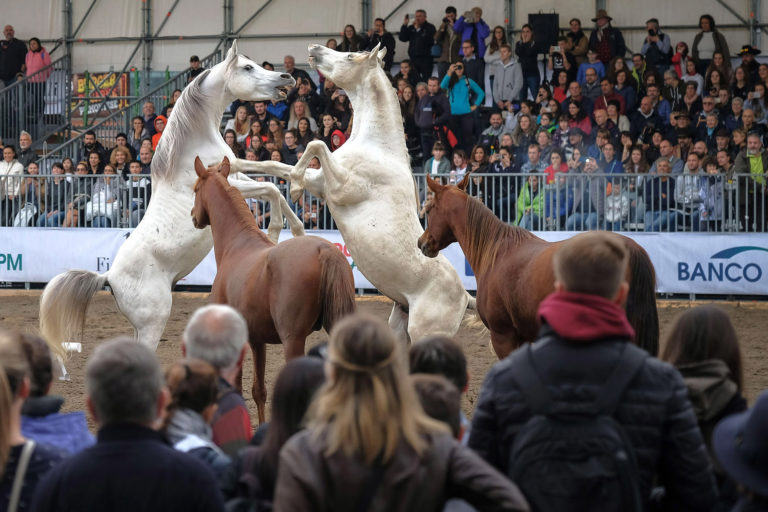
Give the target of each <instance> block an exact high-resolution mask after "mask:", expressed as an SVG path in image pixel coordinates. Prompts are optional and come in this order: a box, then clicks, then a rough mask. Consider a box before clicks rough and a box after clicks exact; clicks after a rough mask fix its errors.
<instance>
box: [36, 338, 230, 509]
mask: <svg viewBox="0 0 768 512" xmlns="http://www.w3.org/2000/svg"><path fill="white" fill-rule="evenodd" d="M86 388H87V392H88V402H87V403H88V408H89V410H90V412H91V414H93V416H94V418H95V419H96V422H97V423H98V425H99V434H98V442H97V443H96V446H93V447H91V448H88V449H86V450H84V451H83V452H80V453H79V454H77V455H74V456H72V457H70V458H69V459H67V460H65V461H64V462H62V463H61V464H59V465H58V466H56V467H55V468H54V469H53V470H52V471H51V472H50V473H48V475H47V476H46V477H45V479H44V480H43V481H42V482H41V484H40V486H39V487H38V491H37V493H36V496H35V502H34V507H33V509H34V510H36V511H39V512H43V511H47V510H50V511H53V510H107V509H109V510H112V511H115V512H119V511H123V510H126V511H127V510H147V511H151V510H157V511H160V510H178V509H183V510H200V511H202V510H206V511H208V510H211V511H216V510H223V504H222V500H221V496H220V494H219V490H218V489H217V483H216V480H215V479H214V477H213V475H212V474H211V472H210V471H209V470H208V469H207V468H206V467H205V466H204V465H203V463H201V462H199V461H198V460H196V459H195V458H194V457H191V456H189V455H187V454H183V453H180V452H177V451H176V450H174V449H173V448H171V447H170V446H168V445H167V444H166V443H165V442H164V440H163V438H162V435H161V434H160V433H159V432H157V431H156V430H155V429H154V428H153V426H154V425H155V424H156V422H157V421H158V420H159V419H160V418H162V416H163V413H164V410H165V407H166V405H167V403H168V398H167V389H166V388H165V385H164V382H163V374H162V371H161V369H160V364H159V363H158V361H157V358H156V357H155V354H154V353H152V351H150V349H148V348H147V347H146V346H144V345H142V344H140V343H136V342H135V341H134V340H133V339H127V338H122V339H116V340H112V341H108V342H107V343H103V344H101V345H99V346H98V347H97V348H96V350H95V351H94V353H93V355H92V356H91V357H90V359H89V360H88V364H87V366H86ZM178 482H184V485H183V486H179V485H178ZM86 490H87V491H86Z"/></svg>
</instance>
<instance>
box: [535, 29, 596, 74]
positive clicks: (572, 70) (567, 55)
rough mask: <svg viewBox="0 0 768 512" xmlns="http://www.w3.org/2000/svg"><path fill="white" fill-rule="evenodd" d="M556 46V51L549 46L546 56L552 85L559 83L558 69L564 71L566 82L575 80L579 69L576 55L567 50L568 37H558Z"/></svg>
mask: <svg viewBox="0 0 768 512" xmlns="http://www.w3.org/2000/svg"><path fill="white" fill-rule="evenodd" d="M557 47H558V51H555V49H554V48H550V49H549V56H548V57H547V69H550V70H552V77H553V78H552V83H553V84H554V85H559V84H558V80H557V77H558V74H559V73H560V71H565V72H566V74H567V77H568V79H567V80H568V82H572V81H573V80H576V76H577V72H578V71H577V70H578V69H579V68H578V64H577V63H576V57H575V56H574V55H573V53H571V51H570V50H569V39H568V38H567V37H558V38H557ZM601 65H602V63H601Z"/></svg>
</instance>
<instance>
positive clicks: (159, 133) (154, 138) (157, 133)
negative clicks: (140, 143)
mask: <svg viewBox="0 0 768 512" xmlns="http://www.w3.org/2000/svg"><path fill="white" fill-rule="evenodd" d="M158 121H162V122H163V129H162V130H159V129H158V128H157V122H158ZM153 125H154V127H155V134H154V135H153V136H152V151H155V150H156V149H157V143H158V142H160V137H162V136H163V132H164V131H165V127H166V126H167V125H168V119H167V118H166V117H165V116H162V115H161V116H157V117H156V118H155V121H154V123H153Z"/></svg>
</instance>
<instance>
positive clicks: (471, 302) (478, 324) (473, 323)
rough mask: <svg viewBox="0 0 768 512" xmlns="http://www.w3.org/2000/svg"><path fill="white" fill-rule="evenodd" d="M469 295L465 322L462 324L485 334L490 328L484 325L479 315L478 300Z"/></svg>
mask: <svg viewBox="0 0 768 512" xmlns="http://www.w3.org/2000/svg"><path fill="white" fill-rule="evenodd" d="M467 295H468V297H467V309H466V311H465V312H464V320H463V321H462V322H461V323H462V324H463V325H464V327H468V328H469V329H482V330H483V333H485V332H486V331H488V328H487V327H486V326H485V324H483V321H482V320H481V319H480V315H479V314H478V313H477V299H476V298H474V297H473V296H472V295H470V294H469V293H467ZM470 311H474V313H470Z"/></svg>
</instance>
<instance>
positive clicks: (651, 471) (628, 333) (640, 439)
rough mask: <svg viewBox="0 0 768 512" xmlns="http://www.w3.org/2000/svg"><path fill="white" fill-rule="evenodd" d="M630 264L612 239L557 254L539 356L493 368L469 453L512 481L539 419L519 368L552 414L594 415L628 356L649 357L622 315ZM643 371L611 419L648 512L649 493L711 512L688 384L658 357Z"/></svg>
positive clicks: (592, 236)
mask: <svg viewBox="0 0 768 512" xmlns="http://www.w3.org/2000/svg"><path fill="white" fill-rule="evenodd" d="M628 259H629V256H628V251H627V248H626V246H625V243H624V242H623V241H622V240H621V239H620V238H618V237H617V236H616V235H613V234H610V233H605V232H591V233H586V234H582V235H579V236H576V237H574V238H572V239H570V240H569V241H567V242H565V243H564V244H563V245H562V246H561V247H560V248H559V249H558V251H557V252H556V253H555V256H554V274H555V287H554V288H555V291H554V293H552V294H550V295H549V296H548V297H547V298H546V299H544V300H543V301H542V302H541V304H540V306H539V317H540V319H541V322H542V328H541V331H540V332H539V337H538V339H537V340H536V341H535V342H534V344H533V346H532V349H533V350H532V351H529V350H528V349H527V347H523V348H522V349H519V350H517V351H516V352H514V353H512V354H511V355H510V356H509V357H508V358H506V359H505V360H503V361H501V362H499V363H497V364H496V365H495V366H494V367H493V368H492V369H491V371H490V372H489V373H488V375H487V377H486V379H485V382H484V383H483V388H482V390H481V392H480V398H479V401H478V405H477V409H476V411H475V415H474V418H473V421H472V434H471V436H470V439H469V446H470V448H472V449H474V450H475V451H476V452H478V453H479V454H480V455H481V456H482V457H483V458H484V459H485V460H486V461H488V462H489V463H491V464H492V465H493V466H495V467H496V468H497V469H499V470H500V471H502V472H504V473H509V470H510V467H511V466H512V464H513V463H514V461H512V460H510V459H511V453H512V448H513V445H514V443H515V438H516V435H517V433H518V432H519V431H520V430H521V428H522V427H523V425H525V423H526V422H527V421H528V420H529V419H530V418H531V417H532V416H533V415H532V412H531V406H530V405H529V402H528V397H529V394H528V393H523V392H522V391H521V388H520V386H519V385H518V383H517V380H516V378H515V376H516V375H517V374H519V372H520V368H521V365H528V367H532V369H533V371H534V372H535V373H536V374H537V375H538V377H539V379H540V380H541V381H542V382H543V383H544V387H543V388H544V389H546V390H547V391H548V392H549V393H548V394H549V397H550V401H551V407H550V410H553V411H557V412H558V413H562V414H563V415H567V414H587V413H588V411H590V410H591V409H592V407H593V405H594V402H595V400H597V399H598V398H602V394H603V393H605V392H606V390H605V389H604V384H605V382H606V380H607V379H608V377H609V375H611V373H612V372H613V370H614V367H615V366H616V364H617V362H618V361H620V360H621V359H623V356H622V354H623V353H624V352H625V351H627V350H630V351H636V352H642V351H641V350H640V349H639V348H637V347H635V346H634V345H633V344H632V343H631V340H632V338H633V336H634V331H633V329H632V326H631V325H630V324H629V322H628V321H627V317H626V313H625V312H624V309H623V305H624V303H625V301H626V298H627V294H628V291H629V284H628V283H627V282H626V280H625V279H626V277H625V276H626V268H627V262H628ZM523 356H524V357H523ZM639 364H640V366H639V369H638V370H637V372H636V373H635V375H634V377H633V378H632V379H631V380H630V381H629V383H628V385H627V386H626V387H625V388H624V392H623V394H622V397H621V399H620V401H619V402H618V406H617V407H616V409H615V413H614V414H612V416H613V419H614V420H615V421H616V422H617V423H618V424H619V425H620V427H621V428H622V430H623V431H624V433H625V434H626V436H627V438H628V442H629V443H630V444H631V447H632V448H633V451H634V455H635V457H636V460H637V467H638V472H637V473H638V475H639V482H637V487H638V489H639V491H640V496H641V498H642V501H643V505H644V509H647V508H648V503H649V500H650V495H651V488H652V487H654V486H663V487H664V488H665V491H666V499H668V500H669V505H670V507H669V508H668V510H710V508H711V507H712V504H713V503H714V501H715V498H716V490H715V485H714V479H713V475H712V466H711V463H710V461H709V458H708V455H707V450H706V448H705V446H704V442H703V441H702V437H701V432H700V431H699V427H698V423H697V420H696V416H695V415H694V413H693V409H692V408H691V404H690V402H689V401H688V393H687V389H686V387H685V383H684V382H683V379H682V377H681V376H680V374H679V373H678V371H677V370H676V369H675V368H673V367H672V366H670V365H669V364H667V363H663V362H661V361H659V360H658V359H656V358H653V357H649V356H647V355H646V357H645V359H644V360H643V361H642V362H641V363H639ZM555 441H556V440H555V439H553V442H555ZM524 491H525V489H524ZM614 509H615V504H612V503H606V504H605V510H614ZM665 510H666V509H665Z"/></svg>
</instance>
